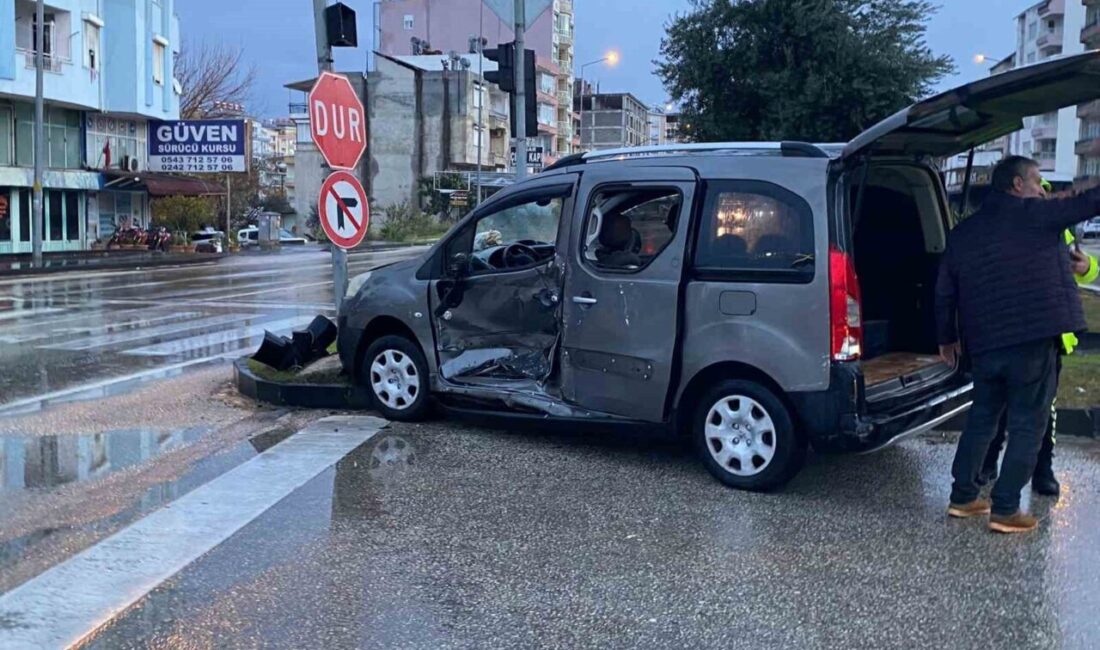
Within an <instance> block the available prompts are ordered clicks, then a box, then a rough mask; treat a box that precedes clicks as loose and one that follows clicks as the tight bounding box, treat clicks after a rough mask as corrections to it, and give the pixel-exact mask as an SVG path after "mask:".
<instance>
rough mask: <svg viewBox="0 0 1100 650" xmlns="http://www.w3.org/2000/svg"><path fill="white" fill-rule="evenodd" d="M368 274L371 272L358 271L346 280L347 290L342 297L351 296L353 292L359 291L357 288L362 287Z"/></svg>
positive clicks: (368, 276)
mask: <svg viewBox="0 0 1100 650" xmlns="http://www.w3.org/2000/svg"><path fill="white" fill-rule="evenodd" d="M370 274H371V272H370V271H367V272H366V273H360V274H359V275H357V276H355V277H354V278H352V279H350V280H348V290H347V293H345V294H344V297H345V298H351V297H352V296H354V295H355V294H357V293H359V290H360V289H362V288H363V285H364V284H366V282H367V280H369V279H370Z"/></svg>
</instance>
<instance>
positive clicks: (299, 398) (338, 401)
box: [233, 357, 371, 410]
mask: <svg viewBox="0 0 1100 650" xmlns="http://www.w3.org/2000/svg"><path fill="white" fill-rule="evenodd" d="M233 378H234V382H235V383H236V384H237V390H238V391H239V392H240V393H241V394H242V395H245V396H246V397H251V398H252V399H255V400H258V401H261V402H265V403H267V404H275V405H278V406H300V407H304V408H323V409H355V410H363V409H369V408H370V407H371V399H370V393H368V392H367V390H366V389H365V388H363V387H361V386H352V385H350V384H285V383H281V382H276V381H271V380H268V379H264V378H263V377H260V376H259V375H257V374H256V373H254V372H252V371H251V370H250V369H249V368H248V358H247V357H244V358H241V359H237V360H236V361H235V362H234V363H233Z"/></svg>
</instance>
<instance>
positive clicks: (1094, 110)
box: [1077, 0, 1100, 118]
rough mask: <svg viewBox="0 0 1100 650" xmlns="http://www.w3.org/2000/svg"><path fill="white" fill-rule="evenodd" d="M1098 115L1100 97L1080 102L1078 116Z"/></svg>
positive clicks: (1099, 112) (1099, 111) (1099, 113)
mask: <svg viewBox="0 0 1100 650" xmlns="http://www.w3.org/2000/svg"><path fill="white" fill-rule="evenodd" d="M1098 1H1100V0H1098ZM1098 115H1100V99H1095V100H1093V101H1091V102H1087V103H1085V104H1078V106H1077V117H1080V118H1086V117H1096V116H1098Z"/></svg>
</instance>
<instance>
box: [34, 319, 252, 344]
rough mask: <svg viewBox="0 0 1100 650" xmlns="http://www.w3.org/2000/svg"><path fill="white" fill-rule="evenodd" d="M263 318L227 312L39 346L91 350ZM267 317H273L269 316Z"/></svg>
mask: <svg viewBox="0 0 1100 650" xmlns="http://www.w3.org/2000/svg"><path fill="white" fill-rule="evenodd" d="M263 318H265V317H264V316H257V315H256V314H243V313H240V314H225V315H222V316H211V317H210V318H201V319H199V320H193V321H188V322H186V323H175V324H172V325H161V326H159V327H150V328H148V329H142V330H137V331H135V332H117V333H115V334H104V335H102V336H93V337H91V338H84V339H77V340H75V341H69V342H67V343H52V344H50V345H40V346H39V347H40V348H42V349H45V350H72V351H75V350H91V349H93V348H102V347H106V346H108V345H116V344H119V343H132V342H134V341H140V340H142V339H151V338H153V337H155V336H164V335H166V334H179V333H182V332H189V331H192V330H196V329H201V328H204V327H218V326H223V325H231V324H237V325H239V324H242V323H244V322H245V321H254V320H260V319H263ZM266 318H271V317H270V316H268V317H266Z"/></svg>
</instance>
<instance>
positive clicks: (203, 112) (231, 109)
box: [176, 41, 256, 120]
mask: <svg viewBox="0 0 1100 650" xmlns="http://www.w3.org/2000/svg"><path fill="white" fill-rule="evenodd" d="M242 56H243V50H240V49H233V48H230V47H228V46H226V45H223V44H220V43H218V44H210V43H206V42H205V41H204V42H200V43H194V42H190V43H184V45H183V46H182V47H181V48H180V53H179V58H178V59H177V60H176V79H178V80H179V82H180V86H181V87H182V88H183V96H182V97H181V98H180V117H181V118H183V119H185V120H189V119H212V118H219V117H236V116H238V115H240V113H241V108H240V107H241V106H243V105H244V104H245V103H246V102H247V101H248V99H249V96H250V94H251V92H252V84H253V81H254V80H255V78H256V66H254V65H251V66H244V65H243V64H242V63H241V59H242Z"/></svg>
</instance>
